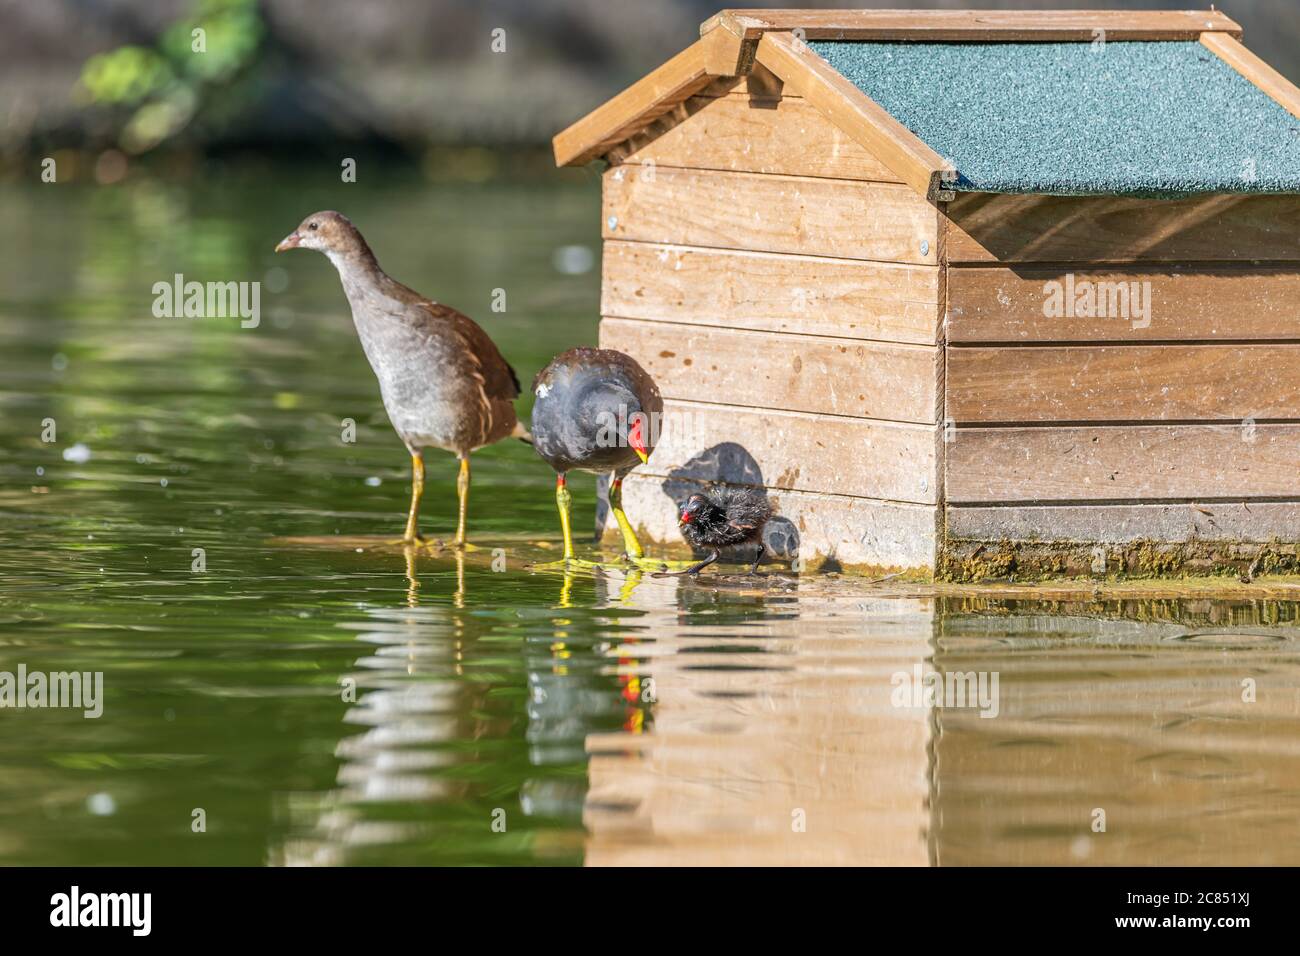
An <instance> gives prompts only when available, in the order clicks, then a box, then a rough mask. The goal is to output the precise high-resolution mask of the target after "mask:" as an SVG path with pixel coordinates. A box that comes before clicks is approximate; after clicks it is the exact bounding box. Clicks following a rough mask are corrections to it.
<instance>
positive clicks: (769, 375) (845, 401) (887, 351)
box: [600, 317, 936, 424]
mask: <svg viewBox="0 0 1300 956" xmlns="http://www.w3.org/2000/svg"><path fill="white" fill-rule="evenodd" d="M600 347H601V348H609V349H618V350H619V351H620V352H626V353H627V354H628V355H631V356H632V357H633V358H635V359H636V360H637V361H638V362H640V363H641V365H642V366H643V367H644V368H645V370H646V371H647V372H649V373H650V375H651V376H652V377H653V378H654V380H655V382H656V383H657V384H658V385H659V389H660V391H661V392H662V393H663V396H664V397H665V398H678V399H688V400H694V401H711V402H717V403H719V404H724V405H744V406H750V407H755V408H780V409H785V410H786V411H796V412H815V413H821V414H827V415H852V416H855V417H860V418H874V419H881V420H887V421H895V422H914V423H916V424H932V423H933V422H934V420H935V418H934V415H935V392H936V387H935V381H934V347H933V346H930V347H927V346H918V345H890V344H885V343H879V342H870V343H862V342H849V341H846V340H844V339H832V338H825V337H822V336H812V335H786V334H782V333H771V332H749V331H743V330H738V329H720V328H708V327H704V326H692V325H678V324H673V323H667V322H643V321H637V320H629V319H616V318H609V317H606V318H604V319H602V320H601V323H600Z"/></svg>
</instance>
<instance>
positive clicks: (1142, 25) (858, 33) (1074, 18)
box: [700, 9, 1241, 43]
mask: <svg viewBox="0 0 1300 956" xmlns="http://www.w3.org/2000/svg"><path fill="white" fill-rule="evenodd" d="M718 25H722V26H724V27H725V28H727V29H729V30H731V31H732V32H733V33H735V34H736V35H738V36H740V37H742V38H743V39H745V40H747V41H753V40H756V39H758V38H759V37H761V36H764V35H766V33H767V32H768V31H775V30H801V31H803V35H804V37H805V39H809V40H922V41H929V42H939V41H947V40H976V41H979V40H984V41H990V42H1000V43H1006V42H1011V41H1015V40H1029V41H1047V40H1092V39H1094V38H1095V37H1096V36H1097V35H1098V31H1103V33H1102V35H1104V36H1105V38H1106V39H1107V40H1195V39H1196V38H1197V37H1198V36H1200V35H1201V34H1202V33H1203V32H1206V31H1216V32H1223V33H1227V34H1230V35H1232V36H1240V35H1241V27H1240V26H1239V25H1238V24H1237V23H1236V22H1234V21H1233V20H1231V19H1230V18H1229V17H1227V16H1226V15H1224V14H1223V13H1221V12H1219V11H1216V10H763V9H751V10H723V11H722V12H721V13H719V14H716V15H715V16H713V17H710V18H709V19H708V20H706V21H704V23H703V24H702V25H701V27H700V29H701V30H706V29H712V28H714V27H715V26H718Z"/></svg>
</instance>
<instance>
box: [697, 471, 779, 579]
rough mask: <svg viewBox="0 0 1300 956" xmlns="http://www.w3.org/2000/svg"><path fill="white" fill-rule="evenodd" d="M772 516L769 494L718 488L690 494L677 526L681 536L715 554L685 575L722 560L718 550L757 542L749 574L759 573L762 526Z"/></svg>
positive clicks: (750, 489) (741, 489) (761, 555)
mask: <svg viewBox="0 0 1300 956" xmlns="http://www.w3.org/2000/svg"><path fill="white" fill-rule="evenodd" d="M770 517H772V507H771V505H769V504H768V503H767V495H766V494H764V493H763V492H762V491H761V490H759V489H756V488H730V487H727V486H726V485H717V486H714V487H712V488H709V489H708V490H706V491H705V492H703V493H701V494H695V495H691V496H690V497H689V498H687V499H686V501H685V503H683V504H682V509H681V514H680V515H679V516H678V518H677V524H678V526H679V527H680V528H681V530H682V536H683V537H685V538H686V540H687V541H689V542H690V543H691V544H692V545H694V546H695V547H697V548H710V549H712V551H713V553H712V554H711V555H709V556H708V557H707V558H705V559H704V560H703V561H701V562H700V563H699V564H697V565H695V567H693V568H689V569H688V570H687V571H686V572H685V573H686V574H692V575H693V574H698V573H699V572H700V571H701V570H703V569H704V568H706V567H708V566H709V565H710V564H712V563H713V562H714V561H716V560H718V558H719V557H720V553H719V550H718V549H719V548H727V547H732V546H734V545H740V544H747V543H749V542H754V543H755V544H757V545H758V552H757V553H756V554H755V555H754V563H753V564H752V565H751V566H750V569H749V573H750V574H753V573H755V572H756V571H757V570H758V562H759V561H761V560H763V526H764V525H766V524H767V519H768V518H770Z"/></svg>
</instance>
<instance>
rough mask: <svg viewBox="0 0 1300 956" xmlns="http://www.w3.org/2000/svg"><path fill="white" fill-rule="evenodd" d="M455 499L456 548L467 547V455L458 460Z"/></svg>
mask: <svg viewBox="0 0 1300 956" xmlns="http://www.w3.org/2000/svg"><path fill="white" fill-rule="evenodd" d="M456 497H457V498H459V499H460V509H459V511H457V513H456V547H457V548H461V549H464V548H466V547H468V545H467V544H466V542H465V515H466V513H468V511H469V455H466V456H465V457H464V458H462V459H461V460H460V474H459V475H457V476H456Z"/></svg>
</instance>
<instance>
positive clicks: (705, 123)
mask: <svg viewBox="0 0 1300 956" xmlns="http://www.w3.org/2000/svg"><path fill="white" fill-rule="evenodd" d="M606 158H607V159H608V160H609V161H610V162H613V163H622V162H631V163H656V164H658V165H660V166H686V167H692V168H695V169H725V170H733V171H738V172H749V173H777V174H782V175H790V176H826V177H829V178H832V179H863V180H873V181H876V182H894V183H896V182H901V181H902V180H900V179H899V178H898V176H896V175H895V174H894V173H893V172H892V171H891V170H890V169H889V167H888V166H886V165H885V164H884V163H882V162H880V161H879V160H878V159H876V158H875V156H873V155H872V154H871V153H870V152H868V151H867V150H866V149H864V148H863V147H862V146H860V145H859V144H858V143H857V142H855V141H854V140H853V139H852V137H850V136H848V135H847V134H846V133H844V132H843V131H842V130H840V129H839V127H837V126H835V125H834V124H833V123H831V122H829V121H828V120H827V119H826V118H825V117H823V116H822V114H821V112H820V111H819V110H818V109H817V108H816V107H814V106H812V105H811V104H810V103H809V102H808V101H807V100H804V99H802V98H798V97H794V98H786V97H781V98H776V99H755V98H753V97H750V96H749V95H747V94H745V93H732V94H728V95H726V96H713V97H710V96H693V97H691V98H690V99H689V100H687V101H686V102H685V103H681V104H679V105H678V106H676V107H674V108H673V109H672V110H670V111H669V112H668V113H666V114H665V115H664V116H662V117H660V118H659V119H658V120H656V121H655V122H654V123H653V124H651V126H650V127H648V128H647V129H645V130H644V131H642V132H640V133H638V134H637V135H636V136H634V137H632V138H631V139H629V140H628V141H627V142H625V143H623V144H621V145H620V146H617V147H615V148H614V149H613V150H611V151H610V153H609V155H608V156H607V157H606Z"/></svg>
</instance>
